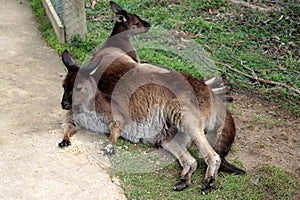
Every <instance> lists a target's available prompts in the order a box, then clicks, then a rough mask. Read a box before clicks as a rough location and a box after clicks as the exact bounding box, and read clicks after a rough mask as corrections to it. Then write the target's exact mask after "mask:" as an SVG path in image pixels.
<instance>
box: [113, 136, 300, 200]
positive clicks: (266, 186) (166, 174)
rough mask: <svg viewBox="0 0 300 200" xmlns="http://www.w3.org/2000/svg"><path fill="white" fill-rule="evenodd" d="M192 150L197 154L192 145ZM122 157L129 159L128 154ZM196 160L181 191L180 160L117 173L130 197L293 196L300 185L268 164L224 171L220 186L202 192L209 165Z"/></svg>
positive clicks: (254, 197)
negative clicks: (249, 171) (250, 170)
mask: <svg viewBox="0 0 300 200" xmlns="http://www.w3.org/2000/svg"><path fill="white" fill-rule="evenodd" d="M124 145H125V146H127V145H132V144H129V143H128V142H126V141H122V142H121V143H119V144H118V146H119V147H120V146H124ZM138 148H140V150H137V149H136V147H135V150H134V151H133V152H134V153H133V154H135V153H137V152H139V151H143V149H144V147H142V146H140V147H138ZM130 152H132V150H130ZM191 152H192V154H193V156H194V157H195V158H197V155H196V154H197V153H196V152H195V150H194V149H193V148H191ZM123 159H124V162H126V159H128V158H123ZM128 160H130V159H128ZM197 160H198V164H199V167H198V169H197V170H196V172H195V173H194V174H193V176H192V184H191V186H190V187H188V188H186V189H185V190H184V191H181V192H178V191H173V189H172V188H173V185H174V184H175V183H177V181H178V178H179V175H180V173H181V167H180V166H179V164H178V163H177V162H173V163H170V164H169V165H167V166H166V167H164V168H162V169H158V170H153V171H151V170H149V172H148V173H129V172H128V170H126V168H119V169H120V170H119V171H118V172H117V175H118V176H119V177H120V179H121V185H122V187H123V189H124V191H125V194H126V196H127V198H128V199H147V200H149V199H170V200H171V199H292V198H295V195H297V192H298V191H299V189H300V183H299V179H296V178H294V175H292V174H290V173H287V172H285V171H284V170H282V169H279V168H276V167H274V166H269V165H266V166H262V167H261V168H259V169H258V170H257V172H256V173H255V174H256V176H255V177H250V176H249V175H247V174H246V175H235V174H228V173H223V172H221V173H219V177H218V185H217V187H216V188H215V189H214V190H213V191H212V192H210V193H209V194H208V195H206V196H203V195H202V194H201V184H202V181H203V180H204V174H205V170H206V165H205V163H204V161H203V160H202V159H197ZM136 163H137V162H136ZM234 164H235V165H237V166H241V163H240V162H239V161H234ZM148 165H149V163H148ZM148 165H147V164H145V165H144V166H143V167H144V168H148V167H149V166H148ZM131 167H132V166H131Z"/></svg>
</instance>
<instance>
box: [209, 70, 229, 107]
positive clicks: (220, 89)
mask: <svg viewBox="0 0 300 200" xmlns="http://www.w3.org/2000/svg"><path fill="white" fill-rule="evenodd" d="M205 83H206V85H207V86H208V87H210V89H211V90H212V91H213V93H214V94H215V95H217V96H218V97H220V98H221V99H222V100H223V101H228V102H232V101H233V98H232V97H231V96H228V93H229V91H230V88H231V85H230V83H228V82H227V81H226V76H225V74H222V75H219V76H214V77H212V78H210V79H208V80H206V81H205Z"/></svg>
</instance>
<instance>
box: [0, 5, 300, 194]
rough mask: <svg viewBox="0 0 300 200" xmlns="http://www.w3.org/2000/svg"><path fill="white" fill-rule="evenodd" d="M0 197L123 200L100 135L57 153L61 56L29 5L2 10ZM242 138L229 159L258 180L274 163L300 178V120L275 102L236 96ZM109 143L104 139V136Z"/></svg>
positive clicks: (79, 137) (83, 136) (79, 139)
mask: <svg viewBox="0 0 300 200" xmlns="http://www.w3.org/2000/svg"><path fill="white" fill-rule="evenodd" d="M0 19H1V22H0V86H1V87H0V94H1V95H0V109H1V111H0V131H1V133H0V177H1V184H0V199H125V196H124V194H123V191H122V189H121V188H120V187H119V183H118V180H117V179H115V178H113V180H112V179H111V177H110V176H109V175H108V173H107V172H106V169H107V167H108V166H109V161H108V160H107V158H104V157H103V156H101V155H100V153H99V152H100V150H99V149H100V146H99V145H101V143H99V137H100V139H101V137H102V136H99V135H96V134H92V133H89V134H85V133H84V131H82V132H81V133H82V134H79V135H77V136H76V138H75V140H74V143H73V144H74V145H73V146H72V147H71V148H67V149H66V150H60V149H59V148H58V147H57V143H58V142H60V140H61V139H62V132H61V127H60V126H61V121H62V118H63V115H64V111H63V110H62V109H61V108H60V98H61V95H62V88H61V81H62V79H63V75H64V73H65V72H64V70H63V68H62V63H61V62H60V58H59V57H58V56H57V54H56V53H55V52H53V51H52V50H50V49H49V48H48V47H47V46H46V45H45V44H44V42H43V41H42V39H41V36H40V34H39V33H38V30H37V28H36V24H35V21H34V18H33V15H32V12H31V9H30V8H29V6H28V2H27V1H23V3H22V4H20V1H15V0H4V2H1V4H0ZM233 97H234V99H235V101H234V103H232V104H230V107H231V110H232V112H233V113H234V117H235V121H236V124H237V130H238V133H237V138H236V142H235V145H234V147H233V151H232V152H231V154H230V158H231V159H234V158H238V159H239V160H241V161H242V163H243V166H244V168H245V169H246V170H247V172H248V173H250V174H251V175H252V176H254V177H255V175H256V174H257V170H258V168H259V167H260V166H262V165H265V164H270V165H274V166H277V167H280V168H283V169H286V170H288V171H290V172H291V173H293V174H295V177H297V178H299V172H300V141H299V133H300V121H299V119H298V118H295V117H293V115H291V114H290V113H288V112H285V111H283V110H280V109H278V106H277V105H276V104H273V103H270V102H266V101H262V100H259V99H253V98H249V97H247V96H244V95H240V94H234V95H233ZM103 138H104V136H103Z"/></svg>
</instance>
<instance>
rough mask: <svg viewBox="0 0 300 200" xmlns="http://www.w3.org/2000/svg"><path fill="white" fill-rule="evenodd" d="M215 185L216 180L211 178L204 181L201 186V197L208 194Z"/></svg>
mask: <svg viewBox="0 0 300 200" xmlns="http://www.w3.org/2000/svg"><path fill="white" fill-rule="evenodd" d="M215 185H216V180H215V179H214V178H213V177H209V178H207V179H205V181H204V183H203V184H202V189H201V192H202V194H203V195H206V194H208V192H209V191H211V190H212V189H213V188H214V187H215Z"/></svg>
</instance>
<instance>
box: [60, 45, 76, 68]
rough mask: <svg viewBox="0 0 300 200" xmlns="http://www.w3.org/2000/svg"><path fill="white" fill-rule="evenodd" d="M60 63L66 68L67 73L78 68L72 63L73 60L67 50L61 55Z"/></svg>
mask: <svg viewBox="0 0 300 200" xmlns="http://www.w3.org/2000/svg"><path fill="white" fill-rule="evenodd" d="M62 61H63V63H64V65H65V66H66V68H67V70H68V72H72V71H75V70H78V69H79V67H78V66H77V65H76V64H75V63H74V61H73V58H72V57H71V55H70V54H69V52H68V51H67V50H64V52H63V54H62Z"/></svg>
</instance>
